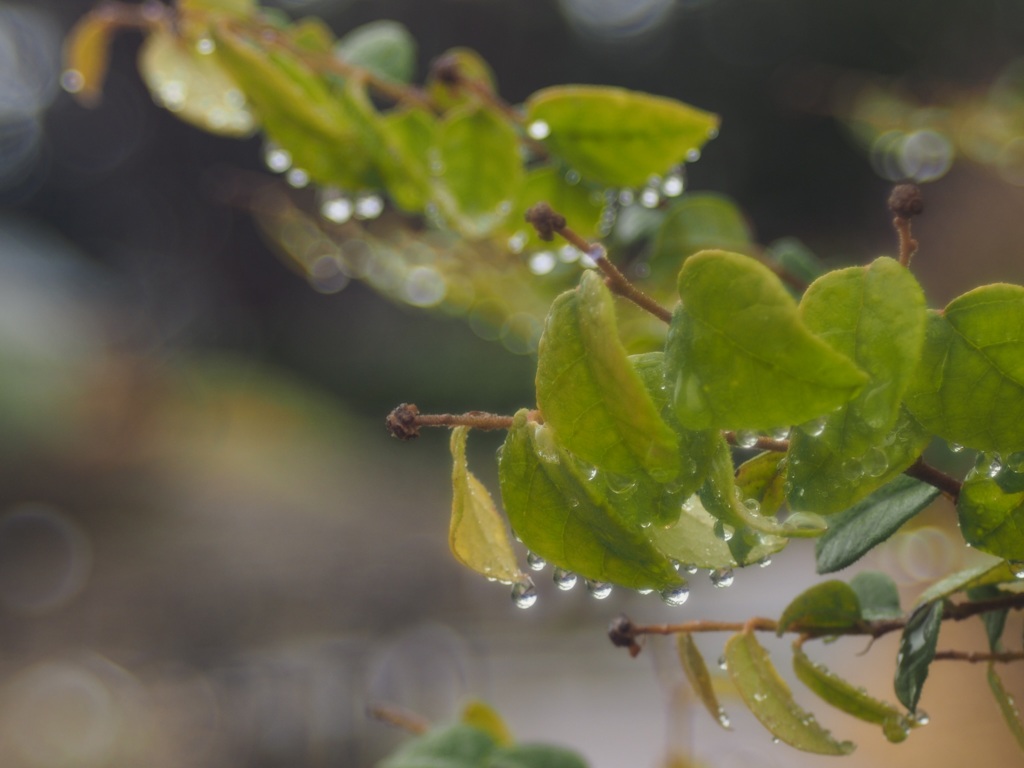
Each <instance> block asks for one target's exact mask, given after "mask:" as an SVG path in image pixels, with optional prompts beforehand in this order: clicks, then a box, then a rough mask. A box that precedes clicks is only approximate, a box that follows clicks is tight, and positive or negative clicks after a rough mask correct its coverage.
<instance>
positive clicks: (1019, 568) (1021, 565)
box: [1006, 560, 1024, 579]
mask: <svg viewBox="0 0 1024 768" xmlns="http://www.w3.org/2000/svg"><path fill="white" fill-rule="evenodd" d="M1006 564H1007V565H1008V566H1010V570H1011V571H1012V572H1013V577H1014V578H1015V579H1024V561H1021V560H1007V561H1006Z"/></svg>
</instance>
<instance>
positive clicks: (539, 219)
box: [526, 203, 565, 241]
mask: <svg viewBox="0 0 1024 768" xmlns="http://www.w3.org/2000/svg"><path fill="white" fill-rule="evenodd" d="M526 221H527V222H528V223H530V224H532V225H533V228H534V229H535V230H537V236H538V237H540V239H541V240H545V241H551V240H554V239H555V233H556V232H558V231H559V230H562V229H564V228H565V216H563V215H562V214H560V213H558V211H556V210H555V209H554V208H552V207H551V206H550V205H548V204H547V203H537V204H536V205H534V206H531V207H530V208H529V209H528V210H527V211H526Z"/></svg>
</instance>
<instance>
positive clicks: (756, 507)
mask: <svg viewBox="0 0 1024 768" xmlns="http://www.w3.org/2000/svg"><path fill="white" fill-rule="evenodd" d="M743 506H744V507H746V508H747V510H748V511H749V512H751V513H752V514H755V515H759V514H761V502H759V501H758V500H757V499H746V500H744V502H743Z"/></svg>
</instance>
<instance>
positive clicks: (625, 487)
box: [605, 472, 637, 498]
mask: <svg viewBox="0 0 1024 768" xmlns="http://www.w3.org/2000/svg"><path fill="white" fill-rule="evenodd" d="M605 484H606V485H607V486H608V490H609V491H611V492H612V493H615V494H618V495H619V496H622V497H623V498H629V497H630V496H632V495H633V492H634V491H636V488H637V481H636V480H635V479H634V478H632V477H627V476H625V475H616V474H613V473H611V472H609V473H608V474H607V475H605Z"/></svg>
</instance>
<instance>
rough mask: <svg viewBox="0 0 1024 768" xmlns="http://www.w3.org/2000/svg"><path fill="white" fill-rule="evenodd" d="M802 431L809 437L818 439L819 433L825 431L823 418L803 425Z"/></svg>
mask: <svg viewBox="0 0 1024 768" xmlns="http://www.w3.org/2000/svg"><path fill="white" fill-rule="evenodd" d="M803 430H804V432H806V433H807V434H808V435H810V436H811V437H820V436H821V433H822V432H824V431H825V417H824V416H822V417H821V418H819V419H815V420H814V421H810V422H808V423H806V424H804V425H803Z"/></svg>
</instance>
